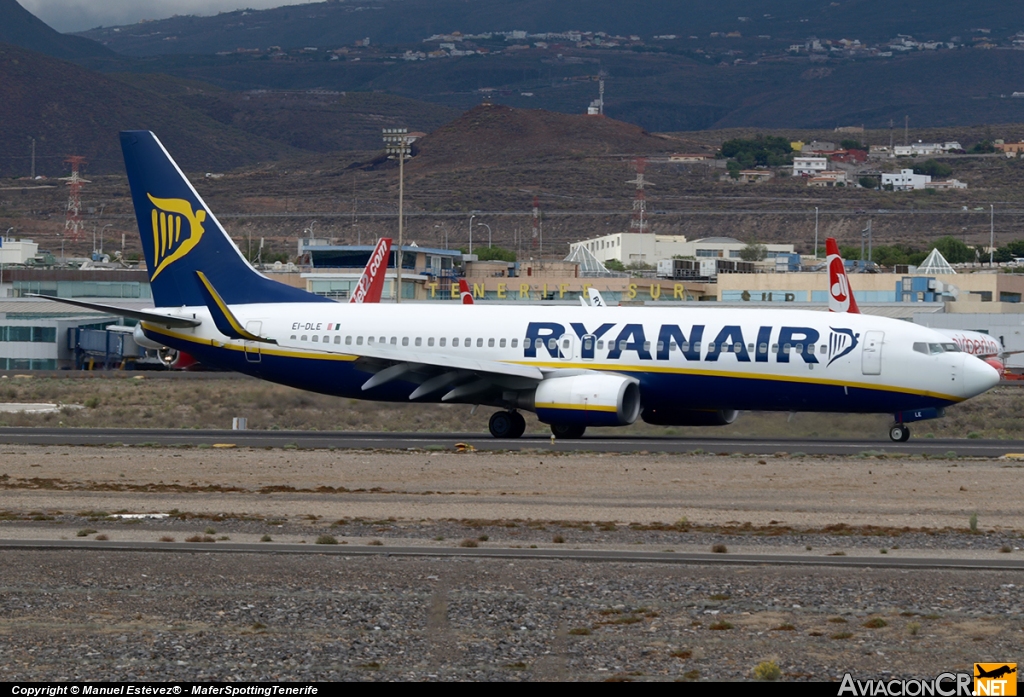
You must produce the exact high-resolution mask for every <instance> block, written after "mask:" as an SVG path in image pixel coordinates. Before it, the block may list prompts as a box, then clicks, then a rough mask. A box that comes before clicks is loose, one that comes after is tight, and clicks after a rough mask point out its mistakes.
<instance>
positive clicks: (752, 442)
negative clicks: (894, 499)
mask: <svg viewBox="0 0 1024 697" xmlns="http://www.w3.org/2000/svg"><path fill="white" fill-rule="evenodd" d="M0 443H8V444H22V445H110V444H114V443H121V444H125V445H140V444H159V445H235V446H238V447H253V448H268V447H270V448H282V447H286V446H288V447H299V448H349V449H367V448H370V449H387V450H405V449H409V448H418V449H429V450H451V449H454V448H455V445H456V444H457V443H467V444H469V445H472V446H473V447H474V448H476V449H478V450H513V451H514V450H555V451H590V452H618V453H634V452H640V451H648V452H667V453H690V452H694V451H704V452H712V453H720V452H727V453H753V454H759V453H776V452H787V453H796V452H801V453H805V454H808V455H857V454H859V453H863V452H867V451H884V452H887V453H908V454H918V455H933V456H942V455H946V454H949V453H954V454H955V455H956V456H960V457H964V456H967V457H1002V456H1004V455H1008V454H1013V453H1024V441H1012V440H972V439H931V438H927V439H926V438H920V439H911V440H910V441H909V442H907V443H893V442H891V441H889V440H888V439H883V438H878V439H874V440H867V439H865V440H807V439H800V438H771V439H764V438H700V437H698V438H685V437H668V436H656V437H651V436H615V435H608V436H605V435H598V436H588V437H585V438H582V439H580V440H559V441H555V442H552V441H551V438H550V437H545V436H525V437H523V438H518V439H514V440H513V439H509V440H503V439H496V438H492V437H491V436H489V435H487V434H485V433H366V432H354V431H228V430H177V429H143V428H139V429H116V428H97V429H91V428H0Z"/></svg>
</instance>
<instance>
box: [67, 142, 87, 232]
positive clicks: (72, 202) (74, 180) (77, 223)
mask: <svg viewBox="0 0 1024 697" xmlns="http://www.w3.org/2000/svg"><path fill="white" fill-rule="evenodd" d="M64 162H66V163H68V164H70V165H71V176H70V177H63V180H64V181H66V182H67V183H68V186H69V187H71V188H70V189H68V207H67V212H66V214H65V216H64V238H65V239H70V240H74V241H76V242H77V241H78V239H79V238H81V236H82V232H83V230H84V228H85V221H83V220H82V186H83V185H85V184H88V183H89V180H88V179H82V178H81V177H80V176H79V174H78V168H79V167H81V166H82V165H84V164H85V158H84V157H82V156H81V155H68V157H67V159H66V160H64Z"/></svg>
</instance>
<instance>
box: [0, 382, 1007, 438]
mask: <svg viewBox="0 0 1024 697" xmlns="http://www.w3.org/2000/svg"><path fill="white" fill-rule="evenodd" d="M7 375H8V377H6V378H4V377H2V376H0V402H49V403H60V404H64V405H79V406H84V407H85V408H83V409H77V408H74V407H72V406H69V407H68V408H67V409H64V410H63V412H62V413H57V414H36V415H33V414H17V413H15V414H9V413H0V426H44V425H45V426H56V425H58V424H61V425H64V426H68V427H71V428H76V427H122V428H123V427H139V428H143V427H145V428H231V419H232V417H235V416H244V417H247V418H248V420H249V428H250V429H266V430H274V429H282V430H293V429H295V430H320V431H327V430H339V431H435V432H437V431H441V432H467V431H469V432H478V433H484V432H486V431H487V419H488V418H489V417H490V415H491V410H490V409H487V408H481V409H478V410H476V413H473V408H472V407H469V406H466V405H460V404H388V403H380V402H363V401H357V400H351V399H341V398H338V397H329V396H325V395H318V394H313V393H310V392H303V391H302V390H297V389H294V388H290V387H283V386H280V385H274V384H271V383H267V382H261V381H259V380H255V379H252V378H245V377H241V376H230V377H228V376H217V377H213V378H185V379H172V378H166V377H161V374H160V373H154V374H138V375H135V376H133V375H131V374H125V373H116V372H115V373H111V374H106V375H103V374H96V375H89V376H83V375H82V374H74V375H70V376H68V377H60V378H53V377H32V376H27V375H25V374H23V375H17V374H13V373H9V374H7ZM1021 413H1024V388H1022V387H1016V386H1004V387H997V388H996V389H994V390H991V391H990V392H987V393H986V394H984V395H981V396H980V397H977V398H975V399H972V400H969V401H967V402H965V403H963V404H959V405H956V406H954V407H950V408H949V409H948V410H947V412H946V417H945V418H942V419H936V420H934V421H927V422H922V423H920V424H915V425H914V437H915V438H928V437H935V438H1007V439H1021V438H1024V420H1021V419H1020V418H1019V415H1020V414H1021ZM888 424H889V417H888V416H886V415H880V414H870V415H850V414H805V413H797V414H788V413H761V412H744V413H742V414H741V415H740V418H739V419H738V420H737V421H736V423H734V424H732V425H730V426H725V427H718V428H665V427H658V426H648V425H647V424H643V423H640V422H638V423H636V424H634V425H633V426H629V427H626V428H622V429H593V431H594V432H601V431H602V430H606V431H607V432H609V433H617V434H626V435H628V434H663V435H681V436H686V435H700V434H703V435H713V436H721V437H739V436H766V437H778V436H792V437H811V438H851V437H852V438H858V437H861V438H863V437H871V436H872V434H874V435H877V437H878V438H879V439H880V440H883V439H885V438H886V432H887V428H888ZM527 429H528V432H529V433H548V432H549V431H548V429H547V427H546V426H544V425H543V424H540V423H539V422H537V420H536V419H535V418H534V417H532V416H530V415H527Z"/></svg>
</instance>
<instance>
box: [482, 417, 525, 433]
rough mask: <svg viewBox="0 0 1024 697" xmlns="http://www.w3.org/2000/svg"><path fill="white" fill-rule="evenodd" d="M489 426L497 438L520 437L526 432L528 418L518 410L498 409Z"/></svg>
mask: <svg viewBox="0 0 1024 697" xmlns="http://www.w3.org/2000/svg"><path fill="white" fill-rule="evenodd" d="M487 428H488V429H489V430H490V432H491V435H492V436H494V437H495V438H519V437H520V436H521V435H523V434H524V433H526V419H524V418H523V415H522V414H520V413H519V412H518V411H496V412H494V414H492V415H491V420H490V422H488V424H487Z"/></svg>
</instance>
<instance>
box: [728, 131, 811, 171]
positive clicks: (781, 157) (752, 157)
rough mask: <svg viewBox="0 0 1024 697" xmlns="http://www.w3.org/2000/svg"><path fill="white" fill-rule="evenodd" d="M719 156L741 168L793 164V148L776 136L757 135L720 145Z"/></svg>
mask: <svg viewBox="0 0 1024 697" xmlns="http://www.w3.org/2000/svg"><path fill="white" fill-rule="evenodd" d="M720 153H721V156H722V157H725V158H728V159H730V160H733V161H735V162H736V163H737V164H739V165H740V166H742V167H748V168H749V167H757V166H759V165H760V166H762V167H782V166H784V165H788V164H792V163H793V154H792V153H793V148H792V147H791V146H790V144H789V141H788V140H786V139H785V138H780V137H778V136H764V135H757V136H754V137H753V138H734V139H732V140H727V141H725V142H724V143H722V149H721V151H720Z"/></svg>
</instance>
